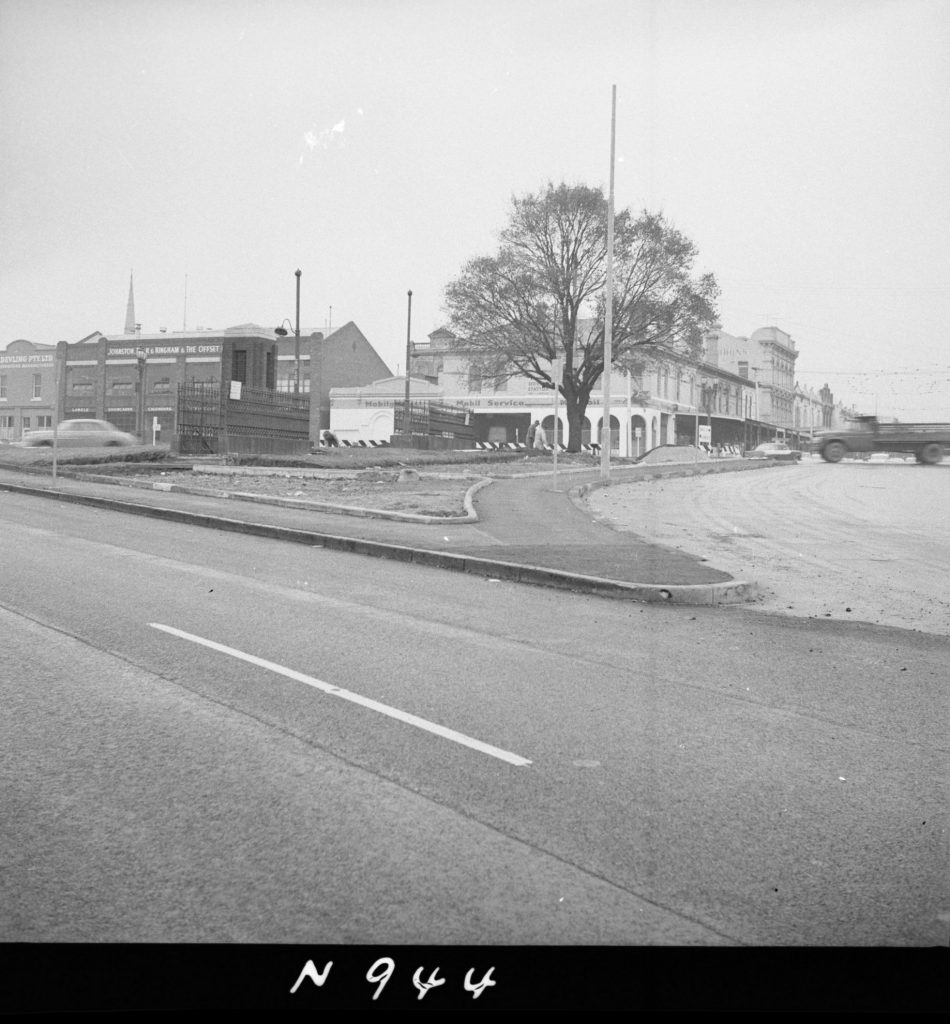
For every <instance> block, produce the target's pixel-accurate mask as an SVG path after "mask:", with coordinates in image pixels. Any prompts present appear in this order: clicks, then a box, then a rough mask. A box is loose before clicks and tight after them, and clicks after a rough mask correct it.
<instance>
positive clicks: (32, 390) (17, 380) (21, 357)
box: [0, 338, 56, 441]
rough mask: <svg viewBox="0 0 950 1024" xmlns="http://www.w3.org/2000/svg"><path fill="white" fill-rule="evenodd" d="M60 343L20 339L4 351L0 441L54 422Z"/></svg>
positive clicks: (0, 362) (0, 380)
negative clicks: (56, 344) (57, 359)
mask: <svg viewBox="0 0 950 1024" xmlns="http://www.w3.org/2000/svg"><path fill="white" fill-rule="evenodd" d="M55 414H56V346H55V345H38V344H35V343H34V342H32V341H26V340H25V339H22V338H20V339H18V340H17V341H13V342H11V343H10V344H9V345H8V346H7V348H6V351H5V352H0V441H19V440H21V439H22V437H23V432H24V431H26V430H39V429H41V428H43V427H51V426H52V425H53V417H54V416H55Z"/></svg>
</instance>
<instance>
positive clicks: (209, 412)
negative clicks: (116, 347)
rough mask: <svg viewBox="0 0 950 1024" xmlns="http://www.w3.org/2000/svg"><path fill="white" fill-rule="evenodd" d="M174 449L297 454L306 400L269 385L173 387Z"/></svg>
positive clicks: (303, 441)
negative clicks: (175, 401) (175, 406)
mask: <svg viewBox="0 0 950 1024" xmlns="http://www.w3.org/2000/svg"><path fill="white" fill-rule="evenodd" d="M177 422H178V430H177V435H178V450H179V452H181V453H182V454H184V455H226V454H228V453H242V454H255V455H263V454H267V455H278V454H300V453H303V452H306V451H307V450H308V449H309V443H310V399H309V396H308V395H295V394H287V393H285V392H280V391H274V390H271V389H270V388H251V387H245V386H243V385H242V386H241V387H240V389H239V395H238V391H237V390H236V391H235V392H234V393H233V394H232V391H231V390H230V389H228V390H227V391H222V389H221V388H220V387H219V386H218V385H217V384H202V383H189V384H180V385H179V386H178V416H177Z"/></svg>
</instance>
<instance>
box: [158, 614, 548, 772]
mask: <svg viewBox="0 0 950 1024" xmlns="http://www.w3.org/2000/svg"><path fill="white" fill-rule="evenodd" d="M149 625H150V626H151V627H152V628H153V629H158V630H161V631H162V632H163V633H168V634H170V635H171V636H177V637H179V638H180V639H182V640H188V641H190V642H191V643H195V644H201V645H202V646H203V647H208V648H210V649H211V650H212V651H218V652H219V653H221V654H227V655H229V656H230V657H232V658H239V659H240V660H241V661H246V662H248V663H249V664H251V665H257V666H259V667H260V668H265V669H267V670H268V671H270V672H276V673H277V674H278V675H282V676H286V677H287V678H288V679H294V680H296V681H297V682H298V683H305V684H306V685H307V686H312V687H313V688H314V689H315V690H320V691H321V692H323V693H326V694H329V695H330V696H332V697H340V698H342V699H343V700H348V701H350V702H351V703H353V704H359V705H360V706H361V707H364V708H369V709H370V710H371V711H378V712H379V713H380V714H383V715H386V716H388V717H389V718H394V719H396V721H399V722H403V723H405V724H406V725H413V726H415V727H416V728H417V729H424V730H425V731H426V732H431V733H433V734H434V735H436V736H441V737H442V738H443V739H447V740H451V741H452V742H453V743H459V744H461V745H462V746H465V747H469V748H470V749H472V750H477V751H479V752H480V753H482V754H488V755H489V756H490V757H496V758H498V760H500V761H505V762H507V763H508V764H511V765H515V766H516V767H519V768H520V767H523V766H524V765H529V764H531V761H529V760H528V758H526V757H521V756H520V755H519V754H512V753H511V752H510V751H508V750H502V749H501V748H500V747H493V746H492V745H491V744H490V743H483V742H482V741H481V740H476V739H474V738H473V737H471V736H466V735H465V734H464V733H461V732H456V731H455V730H454V729H447V728H446V727H445V726H444V725H438V724H437V723H436V722H430V721H428V720H427V719H425V718H419V717H418V716H416V715H411V714H409V712H408V711H400V709H399V708H394V707H390V706H389V705H388V704H381V703H380V702H379V701H376V700H372V699H371V698H369V697H363V696H361V695H360V694H358V693H353V692H352V691H351V690H344V689H342V688H341V687H339V686H334V685H333V684H332V683H325V682H323V680H321V679H315V678H314V677H313V676H308V675H305V674H304V673H303V672H297V671H296V670H295V669H292V668H287V667H286V666H285V665H278V664H277V662H275V661H267V659H266V658H258V657H257V656H256V655H254V654H248V653H246V652H245V651H239V650H237V648H235V647H228V646H226V645H225V644H219V643H217V642H216V641H214V640H207V639H205V638H204V637H201V636H195V635H194V634H193V633H186V632H185V631H184V630H181V629H176V628H175V627H174V626H165V625H163V624H162V623H160V622H150V623H149Z"/></svg>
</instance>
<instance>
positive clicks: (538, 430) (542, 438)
mask: <svg viewBox="0 0 950 1024" xmlns="http://www.w3.org/2000/svg"><path fill="white" fill-rule="evenodd" d="M534 447H535V450H536V451H539V452H543V451H547V447H548V439H547V436H546V435H545V433H544V427H542V426H541V424H540V423H538V422H535V432H534Z"/></svg>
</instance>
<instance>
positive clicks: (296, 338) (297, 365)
mask: <svg viewBox="0 0 950 1024" xmlns="http://www.w3.org/2000/svg"><path fill="white" fill-rule="evenodd" d="M302 274H303V271H302V270H295V271H294V276H295V277H296V278H297V326H296V327H295V328H294V394H295V395H299V394H300V277H301V275H302ZM289 323H290V321H289V320H288V319H287V318H286V317H284V319H283V320H282V321H281V325H280V327H276V328H274V334H276V335H278V336H279V337H281V338H285V337H286V336H287V331H286V329H285V328H284V324H289Z"/></svg>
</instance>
